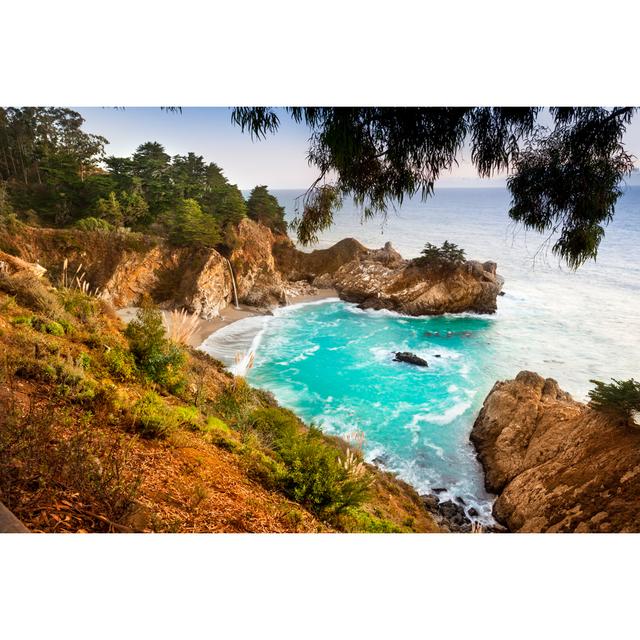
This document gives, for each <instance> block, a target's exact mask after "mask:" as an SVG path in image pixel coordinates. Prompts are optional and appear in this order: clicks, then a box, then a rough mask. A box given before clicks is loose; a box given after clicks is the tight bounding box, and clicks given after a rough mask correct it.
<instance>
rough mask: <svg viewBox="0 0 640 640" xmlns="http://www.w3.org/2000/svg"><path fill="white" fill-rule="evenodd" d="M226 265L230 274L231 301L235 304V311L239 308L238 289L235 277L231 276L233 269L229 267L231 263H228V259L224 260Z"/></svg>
mask: <svg viewBox="0 0 640 640" xmlns="http://www.w3.org/2000/svg"><path fill="white" fill-rule="evenodd" d="M225 260H226V261H227V264H228V265H229V272H230V273H231V283H232V284H233V301H234V303H235V307H236V309H239V308H240V305H239V304H238V289H237V288H236V277H235V276H234V275H233V267H232V266H231V262H229V259H228V258H225Z"/></svg>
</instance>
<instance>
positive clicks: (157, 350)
mask: <svg viewBox="0 0 640 640" xmlns="http://www.w3.org/2000/svg"><path fill="white" fill-rule="evenodd" d="M125 335H126V336H127V338H128V340H129V347H130V349H131V353H132V354H133V357H134V358H135V361H136V364H137V365H138V367H139V368H140V370H141V371H142V372H144V373H145V374H146V375H147V376H148V377H149V378H150V379H151V380H153V381H154V382H157V383H158V384H160V385H162V386H163V387H165V388H167V389H168V390H169V391H171V392H173V393H178V392H179V391H181V390H182V389H183V388H184V386H185V384H186V381H185V379H184V377H183V375H182V367H183V366H184V363H185V361H186V356H185V353H184V351H183V350H182V349H181V348H180V347H179V346H178V345H176V344H174V343H172V342H170V341H169V340H167V338H166V337H165V330H164V324H163V322H162V314H161V313H160V311H158V310H157V309H155V308H154V307H153V305H151V303H150V302H149V301H145V302H144V303H143V306H142V307H141V308H140V309H139V310H138V313H137V315H136V319H135V320H132V321H131V322H130V323H129V325H128V326H127V328H126V330H125Z"/></svg>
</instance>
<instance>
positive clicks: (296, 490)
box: [278, 428, 369, 516]
mask: <svg viewBox="0 0 640 640" xmlns="http://www.w3.org/2000/svg"><path fill="white" fill-rule="evenodd" d="M278 454H279V456H280V458H281V459H282V461H283V463H284V465H285V467H286V469H287V477H286V479H285V481H284V483H283V489H284V491H285V493H286V494H287V495H288V496H289V497H290V498H292V499H293V500H295V501H296V502H299V503H301V504H304V505H306V506H307V508H309V509H310V510H311V511H313V512H314V513H316V514H318V515H322V516H331V515H334V516H335V515H338V514H340V513H342V512H343V511H344V510H345V509H348V508H349V507H356V506H358V505H360V504H361V503H362V502H363V500H364V499H365V497H366V495H367V489H368V487H369V481H368V479H367V478H358V477H355V476H353V475H352V474H350V473H349V472H348V470H347V469H345V467H344V466H343V465H342V461H341V459H340V457H339V451H338V450H337V449H336V448H334V447H331V446H329V445H327V444H326V443H325V442H324V440H323V438H322V436H321V434H320V432H318V431H317V430H316V429H313V428H311V429H309V431H308V432H307V433H306V434H304V435H303V436H297V437H294V438H291V439H287V440H285V441H284V442H283V443H282V445H281V446H280V447H279V449H278Z"/></svg>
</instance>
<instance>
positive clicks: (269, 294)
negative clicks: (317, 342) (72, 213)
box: [7, 219, 502, 318]
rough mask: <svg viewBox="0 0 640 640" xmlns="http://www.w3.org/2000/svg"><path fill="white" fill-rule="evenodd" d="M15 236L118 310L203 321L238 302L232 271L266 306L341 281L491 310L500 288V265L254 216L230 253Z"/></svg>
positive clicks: (245, 291)
mask: <svg viewBox="0 0 640 640" xmlns="http://www.w3.org/2000/svg"><path fill="white" fill-rule="evenodd" d="M7 241H8V242H10V244H11V246H12V247H13V250H14V252H15V253H16V255H19V257H20V258H22V259H24V260H27V261H29V262H33V263H36V262H37V263H39V264H41V265H42V266H43V267H44V268H46V269H47V270H48V271H49V273H50V275H51V276H52V277H53V278H54V279H55V277H56V276H57V274H58V273H59V272H60V269H61V266H62V264H63V262H64V260H65V259H66V260H67V261H68V263H69V265H70V268H71V269H72V270H75V269H76V268H77V267H78V266H80V265H82V267H81V269H82V271H83V272H85V274H86V280H87V281H88V282H89V283H90V285H91V287H92V288H94V289H99V290H100V291H101V294H102V295H103V296H104V297H105V298H106V299H108V300H109V301H111V302H112V303H113V304H114V305H115V306H116V307H127V306H135V305H137V304H139V303H140V300H141V298H142V296H143V295H145V294H147V295H150V296H151V298H152V299H153V300H154V301H155V302H156V303H158V304H159V305H160V306H162V307H165V308H172V307H184V308H186V309H188V310H190V311H193V312H196V313H198V314H199V315H201V316H203V317H205V318H210V317H213V316H216V315H218V314H219V313H220V311H221V310H222V309H223V308H224V307H226V306H227V305H228V304H230V303H231V302H232V301H233V300H234V293H233V282H232V279H231V270H233V273H234V275H235V280H236V286H237V295H238V301H239V302H240V303H241V304H246V305H250V306H253V307H258V308H270V307H274V306H278V305H283V304H287V301H288V299H289V298H290V297H291V296H293V295H299V294H303V293H312V292H314V289H315V288H316V287H317V288H335V289H336V290H337V291H338V294H339V296H340V297H341V298H342V299H343V300H346V301H349V302H356V303H358V304H359V305H360V306H361V307H362V308H367V309H368V308H370V309H391V310H394V311H398V312H400V313H405V314H408V315H437V314H441V313H460V312H464V311H473V312H477V313H492V312H494V311H495V310H496V298H497V295H498V293H499V292H500V289H501V286H502V280H501V278H500V277H499V276H498V275H497V274H496V265H495V263H493V262H486V263H484V264H481V263H479V262H474V261H469V262H466V263H464V264H462V265H460V266H458V267H456V268H454V269H452V270H445V271H443V270H437V269H430V268H427V267H421V266H417V265H415V264H414V263H412V262H411V261H409V260H405V259H403V258H402V256H401V255H400V254H399V253H398V252H397V251H396V250H395V249H394V248H393V247H392V246H391V244H390V243H387V244H386V245H385V247H384V248H382V249H377V250H371V249H367V248H366V247H365V246H363V245H362V244H360V243H359V242H358V241H357V240H354V239H353V238H345V239H344V240H341V241H340V242H338V243H336V244H335V245H333V246H332V247H330V248H329V249H319V250H315V251H312V252H309V253H307V252H303V251H299V250H298V249H297V248H296V247H295V245H294V244H293V242H292V241H291V240H290V239H289V238H288V237H287V236H285V235H277V234H274V233H273V232H272V231H271V230H270V229H268V228H266V227H264V226H263V225H261V224H259V223H256V222H254V221H252V220H249V219H245V220H243V221H242V222H240V223H239V225H238V227H237V230H236V234H235V241H234V246H233V248H232V249H230V250H229V252H228V255H227V256H226V257H225V256H223V255H221V254H220V253H219V252H217V251H215V250H213V249H195V248H188V247H181V248H177V247H171V246H169V245H168V244H166V243H164V242H163V241H162V240H160V239H159V238H151V237H150V238H143V237H141V236H140V235H139V234H135V235H131V234H119V233H106V234H105V233H99V232H82V231H77V230H65V229H39V228H33V227H24V228H23V230H22V231H21V233H20V234H19V237H12V238H10V239H9V238H7ZM230 267H231V268H230Z"/></svg>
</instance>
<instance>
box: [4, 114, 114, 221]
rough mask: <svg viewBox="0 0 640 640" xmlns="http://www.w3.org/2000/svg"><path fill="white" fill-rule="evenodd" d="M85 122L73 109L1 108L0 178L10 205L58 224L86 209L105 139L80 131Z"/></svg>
mask: <svg viewBox="0 0 640 640" xmlns="http://www.w3.org/2000/svg"><path fill="white" fill-rule="evenodd" d="M83 122H84V119H83V118H82V116H81V115H80V114H79V113H77V112H75V111H73V110H71V109H63V108H55V107H49V108H44V107H24V108H12V107H8V108H0V179H2V180H6V181H7V184H8V187H9V192H10V196H11V200H12V204H13V205H14V208H16V209H20V210H27V209H34V210H36V211H38V213H40V214H42V215H43V217H44V218H45V219H46V220H47V221H48V222H51V223H53V224H57V225H60V224H66V223H68V222H69V221H71V220H72V219H73V217H74V216H75V215H76V213H77V212H78V211H81V210H83V208H84V207H86V205H87V204H88V202H87V196H88V194H89V191H90V190H89V189H88V188H87V187H88V184H87V181H88V179H89V177H90V176H92V175H93V174H94V173H96V172H98V171H99V169H98V166H97V163H98V161H99V160H100V159H101V157H102V155H103V152H104V145H105V144H106V143H107V140H106V139H105V138H103V137H101V136H95V135H92V134H88V133H85V132H84V131H82V124H83Z"/></svg>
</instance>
